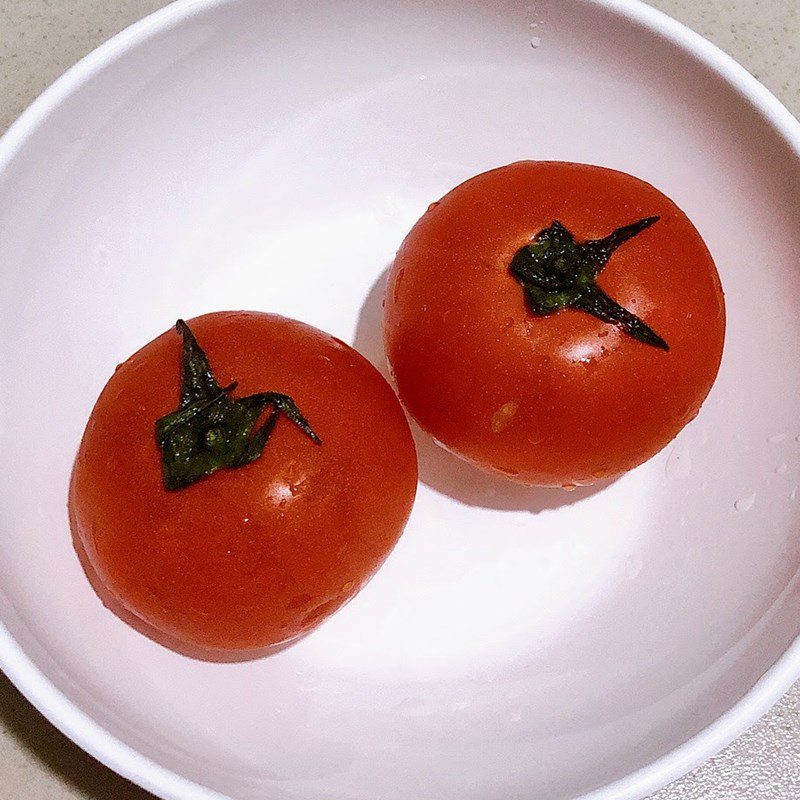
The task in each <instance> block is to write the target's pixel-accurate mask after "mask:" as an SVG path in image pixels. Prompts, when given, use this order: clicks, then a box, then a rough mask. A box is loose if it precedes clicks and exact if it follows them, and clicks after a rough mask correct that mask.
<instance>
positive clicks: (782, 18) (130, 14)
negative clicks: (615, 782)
mask: <svg viewBox="0 0 800 800" xmlns="http://www.w3.org/2000/svg"><path fill="white" fill-rule="evenodd" d="M652 4H653V5H655V6H657V7H658V8H661V9H662V10H664V11H666V12H667V13H668V14H670V15H671V16H673V17H675V18H677V19H679V20H681V21H682V22H684V23H686V24H687V25H689V26H690V27H692V28H694V29H695V30H696V31H698V32H700V33H701V34H703V35H704V36H706V37H708V38H709V39H711V41H713V42H715V43H716V44H718V45H719V46H720V47H722V48H723V49H724V50H726V51H727V52H728V53H730V54H731V55H733V56H734V58H736V59H737V60H738V61H739V62H741V63H742V64H744V66H745V67H747V69H749V70H750V72H752V73H753V74H754V75H755V76H756V77H757V78H759V79H760V80H761V81H762V82H763V83H765V84H766V85H767V86H768V87H769V88H770V89H771V90H772V91H773V92H775V94H777V95H778V97H779V98H780V99H781V100H782V101H783V102H784V103H785V104H786V105H787V106H788V107H789V110H790V111H792V113H794V114H795V115H796V116H800V0H653V3H652ZM162 5H165V3H164V2H161V1H160V0H103V2H98V0H0V132H2V131H3V130H5V128H6V127H8V125H9V124H10V123H11V122H12V121H13V120H14V119H15V118H16V117H17V116H18V114H19V113H20V112H21V111H22V110H23V109H24V108H25V107H26V106H27V105H28V104H29V103H30V102H31V101H32V100H33V99H34V97H36V95H38V94H39V92H41V91H42V89H44V88H45V87H46V86H47V85H48V84H49V83H51V82H52V81H53V80H54V79H55V78H56V77H57V76H58V75H59V74H60V73H61V72H63V71H64V69H66V67H68V66H69V65H70V64H72V63H74V62H75V61H77V60H78V59H79V58H80V57H81V56H83V55H85V54H86V53H87V52H89V51H90V50H92V49H93V48H94V47H96V46H97V45H99V44H100V43H101V42H103V41H105V40H106V39H108V38H109V37H110V36H112V35H113V34H114V33H116V32H117V31H119V30H120V29H122V28H124V27H125V26H126V25H128V24H129V23H131V22H133V21H134V20H136V19H139V18H140V17H143V16H145V15H146V14H148V13H150V12H151V11H154V10H155V9H156V8H159V7H160V6H162ZM11 798H14V800H23V799H24V800H29V798H30V799H31V800H33V799H35V800H75V798H89V799H90V800H147V798H151V795H149V794H148V793H147V792H144V791H142V790H141V789H138V788H136V787H134V786H132V785H131V784H129V783H128V782H127V781H125V780H123V779H122V778H119V777H117V776H116V775H114V774H113V773H112V772H110V771H109V770H107V769H106V768H105V767H103V766H101V765H100V764H98V763H96V762H95V761H93V760H92V759H91V758H90V757H89V756H87V755H85V754H84V753H83V752H82V751H80V750H79V749H78V748H77V747H76V746H75V745H73V744H72V743H71V742H70V741H68V740H67V739H66V738H65V737H64V736H62V735H61V734H60V733H59V732H58V731H56V730H55V729H54V728H53V727H52V726H50V725H49V724H48V723H47V722H46V721H45V720H44V719H43V718H42V717H41V716H40V715H39V714H38V712H36V711H35V710H34V709H33V708H32V707H31V706H30V705H28V703H27V702H26V701H25V700H24V699H23V698H22V697H21V696H20V695H19V693H18V692H17V691H16V689H14V687H13V686H12V685H11V683H10V682H9V681H8V680H7V679H5V678H4V677H3V676H2V674H0V800H11ZM542 800H546V798H543V799H542ZM651 800H800V682H799V683H797V684H795V686H794V688H793V689H792V690H791V691H790V692H789V693H788V694H787V695H786V696H785V697H784V698H783V700H782V701H781V702H780V703H779V704H778V705H777V706H776V707H775V708H774V709H773V710H772V711H771V712H770V713H769V714H767V716H766V717H764V718H763V719H762V720H761V721H760V722H759V723H757V724H756V725H755V726H754V727H753V728H752V729H751V730H750V731H748V732H747V733H745V734H744V735H743V736H741V737H740V738H739V739H738V740H737V741H736V742H734V743H733V744H732V745H731V746H730V747H728V748H727V749H726V750H724V751H723V752H722V753H721V754H720V755H719V756H717V757H716V758H714V759H712V760H711V761H710V762H708V763H707V764H706V765H704V766H703V767H701V768H700V769H698V770H695V772H693V773H691V774H690V775H688V776H687V777H685V778H683V779H682V780H680V781H677V782H676V783H674V784H672V785H671V786H668V787H667V788H666V789H663V790H662V791H661V792H658V793H657V794H655V795H653V797H652V799H651Z"/></svg>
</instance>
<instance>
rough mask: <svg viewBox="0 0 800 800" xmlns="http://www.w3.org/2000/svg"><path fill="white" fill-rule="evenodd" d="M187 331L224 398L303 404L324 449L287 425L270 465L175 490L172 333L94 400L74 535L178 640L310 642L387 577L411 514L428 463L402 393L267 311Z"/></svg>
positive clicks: (313, 333)
mask: <svg viewBox="0 0 800 800" xmlns="http://www.w3.org/2000/svg"><path fill="white" fill-rule="evenodd" d="M189 325H190V327H191V329H192V331H193V332H194V334H195V336H196V337H197V339H198V341H199V342H200V344H201V346H202V347H203V348H204V349H205V351H206V353H207V355H208V358H209V360H210V363H211V367H212V369H213V370H214V373H215V376H216V377H217V380H218V381H219V383H220V384H221V385H223V386H224V385H227V384H228V383H230V382H231V381H233V380H236V381H238V383H239V385H238V388H237V390H236V392H235V396H239V397H241V396H244V395H246V394H250V393H255V392H260V391H277V392H283V393H285V394H289V395H291V396H292V397H293V398H294V400H295V401H296V402H297V404H298V406H299V407H300V409H301V410H302V411H303V413H304V414H305V415H306V416H307V418H308V419H309V421H310V423H311V425H312V426H313V428H314V430H315V431H316V432H317V433H318V435H319V436H320V437H321V438H322V442H323V443H322V444H321V445H319V446H318V445H316V444H314V443H313V442H312V441H311V440H310V439H309V438H308V437H307V436H305V435H304V434H303V433H302V432H301V431H300V430H299V429H297V428H296V427H295V426H294V425H293V424H292V423H291V422H289V421H288V420H286V419H280V420H279V421H278V423H277V426H276V428H275V430H274V431H273V433H272V436H271V438H270V440H269V442H268V443H267V446H266V448H265V450H264V453H263V455H262V456H261V458H259V459H258V460H257V461H254V462H253V463H251V464H248V465H247V466H244V467H240V468H237V469H226V470H220V471H219V472H216V473H214V474H213V475H211V476H209V477H207V478H204V479H202V480H200V481H198V482H197V483H194V484H192V485H191V486H188V487H186V488H185V489H181V490H179V491H175V492H167V491H166V490H165V489H164V487H163V483H162V474H161V461H160V452H159V449H158V446H157V444H156V440H155V435H154V424H155V421H156V420H157V419H158V418H159V417H161V416H162V415H164V414H165V413H168V412H170V411H172V410H174V409H175V408H176V407H177V404H178V399H179V397H180V363H181V362H180V359H181V343H180V339H179V337H178V335H177V333H175V332H174V331H169V332H167V333H165V334H163V335H161V336H159V337H158V338H157V339H155V340H153V341H152V342H150V343H149V344H147V345H146V346H145V347H143V348H142V349H141V350H139V351H138V352H137V353H136V354H135V355H133V356H132V357H131V358H129V359H128V360H127V361H126V362H125V363H124V364H122V365H120V366H119V367H118V368H117V371H116V372H115V373H114V375H113V376H112V378H111V379H110V380H109V381H108V383H107V384H106V387H105V388H104V389H103V391H102V393H101V395H100V397H99V399H98V400H97V403H96V405H95V407H94V410H93V411H92V414H91V417H90V419H89V422H88V424H87V427H86V431H85V433H84V436H83V440H82V442H81V445H80V449H79V451H78V455H77V459H76V462H75V467H74V470H73V476H72V484H71V488H70V514H71V518H72V521H73V527H74V534H75V535H76V537H77V538H78V540H79V544H80V545H81V546H82V547H83V549H84V552H85V556H86V558H87V559H88V561H89V562H90V565H91V567H92V569H93V570H94V572H95V573H96V575H97V578H98V579H99V580H100V582H101V583H102V584H103V587H104V588H105V589H106V590H108V592H109V593H110V595H111V596H112V598H114V599H115V600H116V601H118V602H119V603H120V604H121V605H122V606H123V608H124V609H125V610H127V611H128V612H130V613H132V614H133V615H135V616H136V617H137V618H139V619H141V620H142V621H143V622H144V623H145V624H146V625H147V626H152V628H154V629H155V630H156V631H158V632H160V633H162V634H164V635H165V637H166V638H167V639H174V640H175V641H177V642H179V643H182V644H186V645H190V646H196V647H198V648H201V649H206V648H210V649H219V650H251V649H254V648H263V647H267V646H270V645H275V644H278V643H280V642H284V641H287V640H290V639H292V638H295V637H297V636H299V635H301V634H303V633H304V632H306V631H308V630H310V629H311V628H313V627H314V626H315V625H317V624H318V623H319V622H320V621H322V620H323V619H324V618H325V617H327V616H328V615H329V614H331V613H333V612H334V611H335V610H336V609H337V608H338V607H339V606H341V605H342V604H343V603H344V602H346V601H347V600H348V599H350V598H351V597H352V596H353V595H355V594H356V592H358V590H359V589H360V588H361V587H362V586H363V585H364V584H365V583H366V582H367V580H368V579H369V578H370V577H371V576H372V575H373V574H374V572H375V571H376V570H377V569H378V567H379V566H380V565H381V563H382V562H383V560H384V559H385V558H386V556H387V555H388V553H389V552H390V550H391V549H392V547H393V546H394V544H395V543H396V541H397V539H398V537H399V536H400V534H401V532H402V529H403V527H404V525H405V523H406V520H407V519H408V516H409V514H410V512H411V506H412V504H413V500H414V494H415V491H416V481H417V461H416V451H415V448H414V443H413V440H412V438H411V434H410V430H409V427H408V422H407V420H406V418H405V415H404V413H403V411H402V408H401V407H400V404H399V403H398V401H397V398H396V396H395V395H394V392H393V391H392V389H391V387H390V386H389V385H388V384H387V383H386V381H385V380H384V379H383V377H382V376H381V375H380V373H379V372H378V371H377V370H376V369H375V368H374V367H373V366H372V365H371V364H370V363H369V362H368V361H366V359H364V358H363V357H362V356H360V355H359V354H358V353H356V351H355V350H353V349H352V348H350V347H348V346H347V345H345V344H343V343H342V342H339V341H338V340H337V339H334V338H333V337H332V336H329V335H328V334H325V333H323V332H321V331H318V330H316V329H315V328H312V327H310V326H308V325H305V324H303V323H300V322H296V321H294V320H290V319H286V318H284V317H279V316H276V315H270V314H261V313H255V312H228V313H215V314H208V315H205V316H202V317H198V318H197V319H194V320H191V321H190V322H189Z"/></svg>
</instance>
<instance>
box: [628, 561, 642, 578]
mask: <svg viewBox="0 0 800 800" xmlns="http://www.w3.org/2000/svg"><path fill="white" fill-rule="evenodd" d="M642 566H643V562H642V557H641V556H640V555H632V556H630V557H629V558H628V559H627V560H626V561H625V575H626V576H627V577H628V580H631V581H632V580H635V579H636V578H638V577H639V574H640V573H641V571H642Z"/></svg>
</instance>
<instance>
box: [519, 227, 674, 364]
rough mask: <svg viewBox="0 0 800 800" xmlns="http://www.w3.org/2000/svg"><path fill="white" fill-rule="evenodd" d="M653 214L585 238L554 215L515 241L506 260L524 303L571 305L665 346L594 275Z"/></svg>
mask: <svg viewBox="0 0 800 800" xmlns="http://www.w3.org/2000/svg"><path fill="white" fill-rule="evenodd" d="M658 220H659V217H645V218H644V219H640V220H638V221H637V222H634V223H632V224H630V225H624V226H623V227H621V228H617V229H616V230H615V231H613V232H612V233H610V234H609V235H608V236H605V237H604V238H602V239H592V240H589V241H586V242H576V241H575V237H574V236H573V235H572V233H571V232H570V231H569V230H567V228H566V227H565V226H564V225H563V224H562V223H561V222H559V221H558V220H555V221H553V223H552V224H551V225H550V227H549V228H544V229H543V230H541V231H540V232H539V233H538V234H536V236H535V237H534V238H533V240H532V241H530V242H529V243H528V244H526V245H523V246H522V247H520V249H519V250H517V252H516V253H515V254H514V257H513V258H512V259H511V264H510V265H509V269H510V270H511V274H512V275H513V276H514V278H515V279H516V280H517V281H518V282H519V283H520V285H521V286H522V288H523V290H524V292H525V299H526V301H527V304H528V308H529V309H530V310H531V311H532V312H533V313H534V314H536V315H538V316H547V315H549V314H554V313H555V312H557V311H560V310H561V309H563V308H576V309H579V310H581V311H585V312H587V313H588V314H592V315H593V316H595V317H597V318H598V319H601V320H603V322H608V323H611V324H613V325H616V326H617V327H619V328H621V329H622V330H624V331H625V332H626V333H627V334H628V335H629V336H632V337H633V338H634V339H637V340H638V341H640V342H643V343H644V344H649V345H651V346H653V347H657V348H659V349H660V350H669V345H668V344H667V343H666V342H665V341H664V339H662V338H661V337H660V336H659V335H658V334H657V333H656V332H655V331H654V330H653V329H652V328H650V327H649V326H648V325H646V324H645V323H644V322H643V321H642V320H641V319H639V317H637V316H636V315H635V314H633V313H631V312H630V311H628V310H627V309H626V308H623V307H622V306H621V305H620V304H619V303H617V302H616V301H615V300H613V299H612V298H610V297H609V296H608V295H607V294H606V293H605V292H604V291H603V290H602V289H601V288H600V287H599V286H598V285H597V277H598V275H599V274H600V272H601V271H602V270H603V268H604V267H605V266H606V264H607V263H608V261H609V259H610V258H611V255H612V254H613V253H614V251H615V250H616V249H617V248H618V247H619V246H620V245H622V244H624V243H625V242H627V241H628V240H630V239H633V237H634V236H638V235H639V234H640V233H641V232H642V231H644V230H645V229H646V228H649V227H650V226H651V225H653V224H655V223H656V222H658Z"/></svg>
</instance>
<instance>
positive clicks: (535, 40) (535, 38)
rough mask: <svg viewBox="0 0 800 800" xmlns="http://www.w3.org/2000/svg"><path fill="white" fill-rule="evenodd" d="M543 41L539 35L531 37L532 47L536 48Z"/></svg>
mask: <svg viewBox="0 0 800 800" xmlns="http://www.w3.org/2000/svg"><path fill="white" fill-rule="evenodd" d="M541 43H542V40H541V38H540V37H539V36H532V37H531V47H532V48H533V49H534V50H535V49H536V48H537V47H539V45H540V44H541Z"/></svg>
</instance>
